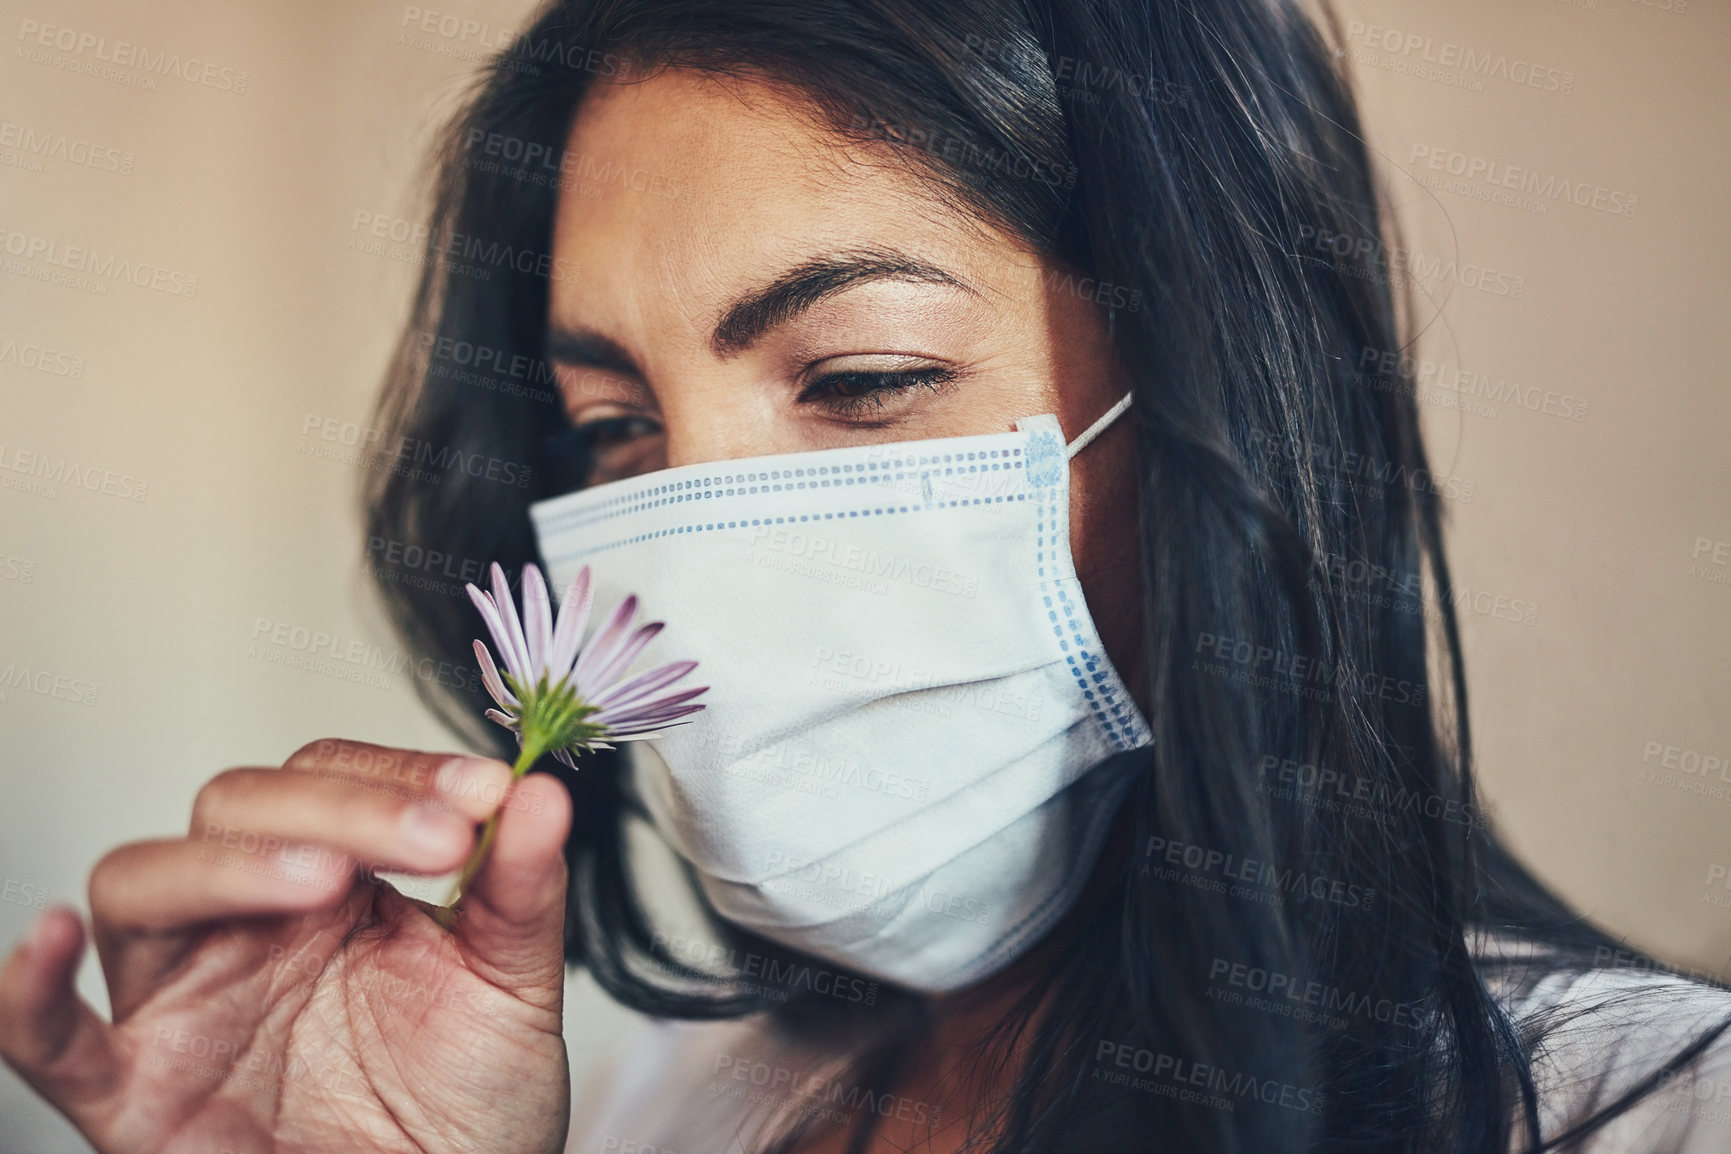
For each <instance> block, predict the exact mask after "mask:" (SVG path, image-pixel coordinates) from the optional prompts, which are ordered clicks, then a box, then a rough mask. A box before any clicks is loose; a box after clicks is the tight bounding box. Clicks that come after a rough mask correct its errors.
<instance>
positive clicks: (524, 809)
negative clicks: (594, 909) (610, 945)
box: [456, 773, 571, 1009]
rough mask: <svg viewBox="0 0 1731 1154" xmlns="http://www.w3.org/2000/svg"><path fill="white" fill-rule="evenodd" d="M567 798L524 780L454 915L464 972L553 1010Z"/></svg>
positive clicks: (541, 780)
mask: <svg viewBox="0 0 1731 1154" xmlns="http://www.w3.org/2000/svg"><path fill="white" fill-rule="evenodd" d="M570 830H571V795H570V794H569V793H567V792H566V791H565V787H564V786H563V785H561V784H560V783H559V782H558V781H557V780H556V779H554V778H552V777H549V776H547V775H546V774H541V773H532V774H529V775H528V776H526V777H524V778H523V779H522V780H521V781H519V782H517V783H516V785H515V786H513V787H512V789H511V792H510V793H509V794H507V795H506V796H505V800H504V802H503V803H502V804H501V805H500V807H499V831H498V834H497V835H496V836H495V837H494V839H493V848H492V851H491V852H490V853H489V854H488V855H487V861H486V864H484V865H483V866H482V867H481V872H480V873H479V874H478V875H477V876H476V877H475V880H474V881H473V882H471V883H470V885H469V888H468V891H467V893H466V894H465V896H464V898H463V904H462V910H461V912H460V913H459V914H458V916H457V925H456V934H457V940H458V942H459V943H460V945H461V946H462V948H463V951H464V953H465V955H467V960H468V963H469V966H470V968H471V969H473V970H474V971H475V972H476V973H477V974H479V975H480V976H481V977H483V978H486V979H487V980H488V981H491V982H493V983H494V984H495V985H497V986H499V987H501V988H503V989H506V990H509V991H511V992H512V993H514V994H516V995H517V996H519V997H521V998H523V999H524V1000H525V1001H529V1002H532V1003H535V1004H537V1005H542V1006H545V1007H547V1008H549V1009H557V1008H558V1007H559V1006H560V1004H561V1001H562V999H563V997H564V992H565V891H566V885H567V875H566V867H565V838H566V837H567V835H568V834H569V833H570Z"/></svg>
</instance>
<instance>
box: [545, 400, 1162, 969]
mask: <svg viewBox="0 0 1731 1154" xmlns="http://www.w3.org/2000/svg"><path fill="white" fill-rule="evenodd" d="M1129 403H1130V398H1129V396H1127V395H1126V396H1125V397H1124V399H1123V400H1121V401H1119V402H1118V404H1116V405H1114V406H1113V407H1112V409H1111V410H1109V411H1108V412H1107V413H1106V414H1105V415H1104V416H1102V417H1101V418H1100V420H1099V421H1098V422H1096V423H1095V424H1094V426H1093V427H1091V428H1090V429H1089V430H1088V431H1087V432H1085V433H1083V434H1082V435H1081V436H1079V437H1077V438H1076V440H1075V441H1073V442H1071V444H1070V445H1069V446H1066V445H1065V444H1064V441H1063V434H1062V431H1061V429H1060V428H1059V425H1058V419H1057V417H1055V416H1052V415H1049V414H1048V415H1043V416H1037V417H1029V418H1025V419H1023V420H1021V421H1018V422H1017V423H1016V430H1017V431H1015V432H1013V433H996V434H987V435H984V436H974V437H944V438H938V439H934V440H925V441H900V442H894V443H890V444H876V445H861V446H857V447H854V448H845V449H823V450H818V451H816V452H806V453H786V454H778V455H775V456H767V457H751V458H746V459H736V460H730V461H712V462H708V463H705V464H699V465H684V466H680V467H678V468H673V469H664V470H661V471H658V472H655V473H650V474H646V475H644V476H641V477H635V478H631V479H629V480H623V481H615V482H612V483H609V484H605V485H599V486H596V487H594V488H590V489H584V490H581V491H579V492H575V493H570V494H567V495H565V496H562V497H557V498H554V499H552V500H548V501H542V502H539V503H538V504H536V505H534V506H533V507H532V509H531V510H530V512H531V515H532V516H533V519H534V524H535V532H536V536H537V538H538V540H539V542H540V547H541V555H542V558H543V559H544V561H545V562H546V564H547V566H548V569H549V572H550V574H551V576H552V579H553V581H554V584H555V585H556V586H557V587H559V588H563V587H564V586H565V585H566V584H568V583H569V582H570V581H571V579H572V578H573V577H574V576H575V575H576V573H577V571H578V569H579V568H581V567H582V566H583V565H589V566H590V567H591V569H592V572H593V580H594V582H595V588H596V590H597V593H596V599H597V603H598V604H602V605H606V604H608V603H609V602H611V601H616V600H619V599H621V598H623V597H624V596H625V595H626V594H628V593H636V594H637V595H638V597H639V599H640V601H641V603H642V606H643V609H644V611H645V612H646V613H647V614H648V615H649V616H650V617H652V618H658V619H662V620H665V621H667V622H668V629H667V632H666V633H665V634H664V635H663V637H664V642H663V643H664V644H665V645H666V646H667V650H666V653H664V654H663V657H667V658H680V659H686V658H690V659H695V660H696V661H698V662H699V667H698V672H697V674H696V675H695V677H696V678H697V679H700V680H702V681H704V682H707V683H708V684H709V686H710V689H709V693H708V695H707V696H706V697H705V701H706V702H707V704H708V708H707V709H706V710H704V711H703V712H702V713H699V714H697V715H696V716H695V717H694V718H693V720H692V722H691V723H690V724H689V725H685V726H681V727H679V728H676V729H674V730H671V731H670V732H668V733H666V734H665V735H663V736H662V737H660V738H658V739H657V740H656V741H655V742H654V743H653V744H651V743H647V742H639V743H633V744H632V745H629V746H626V747H624V748H625V749H626V750H627V751H628V756H629V759H630V766H631V771H632V773H633V777H634V781H635V783H636V786H637V788H638V791H639V793H640V794H641V795H642V797H643V800H644V803H645V805H646V806H647V808H648V810H649V813H650V816H651V818H652V820H653V822H654V824H655V825H656V827H657V828H658V829H659V830H660V831H661V833H662V835H663V836H664V837H665V838H666V839H667V840H668V842H669V843H670V844H671V845H672V846H673V848H674V849H675V850H676V851H677V852H678V853H679V854H680V855H681V856H682V857H684V858H685V859H686V860H687V861H689V862H690V863H691V864H692V865H693V866H695V867H696V871H697V876H698V879H699V882H700V885H701V887H702V889H703V891H704V893H705V894H706V896H707V897H708V898H709V900H710V902H712V903H713V904H714V906H715V907H716V909H717V910H718V911H719V912H720V913H721V914H722V915H723V916H724V917H726V918H727V919H729V920H730V921H732V922H735V923H736V924H738V925H741V926H744V927H746V928H748V929H750V930H752V931H754V932H756V933H758V934H760V935H762V936H763V937H765V938H768V939H771V940H773V941H777V942H780V943H782V944H784V945H787V946H790V947H793V948H795V949H799V950H803V951H805V952H807V953H810V954H813V955H816V956H818V957H821V958H826V959H828V960H830V961H832V962H834V963H836V964H837V965H840V966H844V967H847V968H850V969H853V970H855V971H858V972H860V973H864V974H869V975H872V976H875V977H878V978H881V979H883V980H885V981H889V982H895V983H899V984H901V985H905V986H908V987H911V988H914V989H917V990H922V991H926V992H933V993H935V992H942V991H947V990H953V989H957V988H959V987H961V986H965V985H967V984H969V983H971V982H974V981H978V980H979V979H981V978H984V977H986V976H988V975H989V974H991V973H993V972H995V971H997V970H999V969H1001V968H1003V967H1004V966H1005V965H1007V964H1008V963H1009V962H1010V961H1012V960H1013V959H1014V958H1015V957H1016V956H1017V955H1019V954H1020V953H1021V952H1023V951H1024V950H1025V949H1026V948H1027V947H1028V946H1030V945H1031V944H1032V943H1033V942H1034V941H1035V940H1036V939H1037V938H1039V936H1040V935H1041V934H1042V933H1044V932H1045V931H1046V930H1048V929H1050V928H1051V926H1052V925H1053V924H1054V923H1055V922H1056V921H1057V920H1058V919H1059V918H1060V917H1061V916H1062V915H1063V914H1064V912H1065V911H1066V910H1067V909H1068V908H1069V907H1070V905H1071V904H1072V903H1073V902H1074V900H1075V898H1076V896H1077V893H1078V892H1079V890H1080V888H1081V886H1082V884H1083V882H1084V881H1085V879H1086V876H1087V874H1088V872H1089V870H1090V868H1091V867H1092V865H1093V862H1094V860H1095V858H1096V856H1097V854H1098V852H1099V848H1100V844H1101V841H1102V839H1103V838H1104V836H1105V833H1106V830H1107V827H1108V825H1109V824H1110V821H1111V818H1112V816H1113V813H1114V811H1115V810H1116V808H1117V805H1118V802H1119V801H1120V799H1121V798H1122V797H1123V795H1124V792H1125V790H1126V789H1127V788H1128V787H1129V785H1130V783H1131V781H1132V776H1131V773H1130V772H1129V767H1128V765H1127V764H1126V759H1119V762H1118V763H1115V764H1114V765H1113V766H1109V767H1105V768H1104V769H1102V771H1101V772H1099V773H1089V772H1088V771H1089V770H1090V769H1091V768H1093V767H1095V766H1098V765H1099V763H1100V762H1101V761H1103V760H1104V759H1106V758H1108V757H1110V756H1111V755H1112V754H1115V753H1119V752H1121V751H1125V750H1131V749H1135V748H1138V747H1140V746H1144V745H1147V744H1148V743H1149V742H1150V741H1151V740H1152V736H1151V734H1150V732H1149V729H1148V725H1147V723H1146V721H1145V720H1144V719H1143V717H1142V715H1141V713H1140V712H1139V711H1138V709H1137V708H1136V705H1135V703H1134V702H1133V701H1131V699H1130V695H1129V694H1128V692H1126V690H1125V687H1124V684H1123V682H1122V681H1121V680H1120V678H1119V676H1118V673H1117V672H1116V671H1115V670H1114V669H1113V668H1112V665H1111V663H1110V662H1109V661H1107V659H1106V654H1105V651H1104V649H1103V648H1102V646H1101V644H1100V637H1099V634H1098V632H1097V631H1096V630H1095V628H1094V623H1093V621H1092V619H1091V618H1090V617H1089V614H1088V608H1087V606H1086V605H1085V604H1084V603H1083V599H1082V586H1081V584H1080V582H1078V581H1077V579H1076V573H1075V568H1074V564H1073V562H1072V559H1071V555H1070V540H1069V525H1070V467H1069V458H1070V457H1071V456H1072V455H1073V454H1074V453H1076V452H1077V451H1078V450H1079V449H1081V448H1082V446H1083V445H1085V444H1087V442H1088V441H1090V440H1092V439H1093V437H1094V436H1095V435H1096V434H1098V433H1099V432H1100V431H1101V430H1102V429H1104V428H1105V427H1106V426H1107V425H1108V424H1110V423H1111V422H1112V421H1113V420H1115V419H1116V418H1117V417H1118V416H1119V415H1120V414H1121V413H1122V412H1123V411H1124V410H1125V409H1126V408H1127V407H1128V406H1129Z"/></svg>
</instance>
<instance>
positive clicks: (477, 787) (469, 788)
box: [282, 737, 511, 821]
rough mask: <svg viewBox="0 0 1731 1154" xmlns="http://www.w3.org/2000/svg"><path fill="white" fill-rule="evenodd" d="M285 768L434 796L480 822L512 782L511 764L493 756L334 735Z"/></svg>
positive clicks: (373, 787)
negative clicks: (426, 750) (401, 746)
mask: <svg viewBox="0 0 1731 1154" xmlns="http://www.w3.org/2000/svg"><path fill="white" fill-rule="evenodd" d="M282 767H283V769H285V770H288V771H290V772H292V773H304V774H313V775H317V776H322V777H332V778H339V779H341V780H344V781H348V782H350V783H352V784H353V785H354V786H355V787H356V788H357V789H369V790H377V791H378V792H380V793H383V794H386V795H390V796H400V797H421V796H425V795H428V794H432V795H434V796H437V797H439V798H441V799H442V800H444V801H446V802H448V803H450V804H452V805H454V806H456V807H457V808H458V809H460V810H461V811H462V812H463V813H465V814H468V815H469V816H470V817H472V818H473V819H474V820H475V821H483V820H485V819H486V818H488V817H489V816H491V815H492V813H493V811H494V810H495V809H497V808H498V806H499V802H500V801H502V800H503V799H504V796H505V794H506V792H507V791H508V790H509V789H510V786H511V767H510V766H508V765H506V764H505V763H504V762H502V761H496V760H494V759H492V758H486V757H472V756H469V755H466V754H451V753H423V752H420V751H418V750H412V749H396V748H393V747H391V746H388V745H371V744H369V743H367V742H364V741H344V740H342V739H340V738H335V737H326V738H321V739H319V740H318V741H314V742H310V743H308V744H307V745H303V746H301V748H299V749H297V750H295V752H294V753H293V754H291V755H290V756H289V759H288V760H287V761H285V762H283V766H282Z"/></svg>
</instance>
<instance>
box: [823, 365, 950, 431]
mask: <svg viewBox="0 0 1731 1154" xmlns="http://www.w3.org/2000/svg"><path fill="white" fill-rule="evenodd" d="M954 376H955V373H954V372H953V371H952V370H950V369H943V368H936V367H934V368H929V369H914V370H908V371H901V372H893V373H884V372H877V373H874V372H847V373H829V374H826V375H825V376H821V377H819V378H817V379H816V380H815V381H813V382H812V383H811V384H809V385H807V386H806V387H805V389H804V390H803V391H802V392H801V393H800V394H799V398H798V400H799V403H801V404H816V405H821V406H823V407H824V408H825V409H827V410H829V412H830V413H831V414H832V415H834V416H837V417H842V418H844V419H859V418H861V417H866V416H870V415H871V414H872V413H874V412H877V411H879V410H881V409H882V408H883V407H884V402H885V401H886V400H889V399H892V398H896V397H899V396H901V395H902V394H905V393H908V392H911V391H912V390H914V389H920V388H927V389H931V390H932V391H934V392H936V391H937V389H938V387H939V386H940V385H942V384H944V382H946V381H948V380H950V379H951V378H953V377H954Z"/></svg>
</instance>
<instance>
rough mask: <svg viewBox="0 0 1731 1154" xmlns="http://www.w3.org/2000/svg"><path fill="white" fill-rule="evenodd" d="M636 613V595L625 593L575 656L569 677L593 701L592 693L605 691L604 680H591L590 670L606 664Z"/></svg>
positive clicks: (621, 641) (591, 671)
mask: <svg viewBox="0 0 1731 1154" xmlns="http://www.w3.org/2000/svg"><path fill="white" fill-rule="evenodd" d="M635 616H637V594H635V593H631V594H628V595H627V596H626V598H625V600H623V601H621V602H620V603H619V604H618V606H617V607H616V608H614V610H613V613H612V615H611V616H609V617H608V618H607V621H606V623H605V624H604V625H602V626H601V628H600V629H597V630H596V631H595V636H594V637H591V638H590V639H589V644H588V645H587V646H586V647H585V648H584V650H583V653H582V655H581V656H579V657H578V658H577V668H576V669H575V670H574V671H573V672H572V677H573V679H574V680H575V681H576V683H577V687H578V690H577V691H578V692H579V693H581V694H582V695H583V696H584V697H585V698H588V699H589V700H591V701H593V700H594V699H595V694H596V693H597V692H600V691H604V690H606V688H607V686H606V684H605V683H592V681H593V677H594V672H595V670H597V669H600V668H603V667H604V666H606V665H607V664H609V662H610V660H611V659H612V657H613V655H614V654H615V653H616V652H617V651H618V647H619V645H620V644H622V643H623V641H624V639H625V631H626V630H627V629H629V628H630V627H631V619H632V618H633V617H635Z"/></svg>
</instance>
